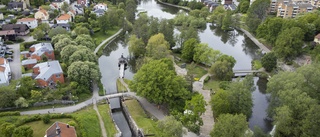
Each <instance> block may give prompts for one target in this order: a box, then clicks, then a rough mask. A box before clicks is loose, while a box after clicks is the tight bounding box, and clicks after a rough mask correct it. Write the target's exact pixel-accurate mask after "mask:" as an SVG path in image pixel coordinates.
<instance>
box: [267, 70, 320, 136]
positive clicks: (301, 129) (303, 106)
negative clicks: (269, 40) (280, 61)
mask: <svg viewBox="0 0 320 137" xmlns="http://www.w3.org/2000/svg"><path fill="white" fill-rule="evenodd" d="M319 66H320V65H319V64H312V65H307V66H303V67H301V68H299V69H298V70H297V71H296V72H280V73H279V74H277V75H275V76H273V77H272V78H271V79H270V80H269V83H268V85H267V92H268V93H270V94H271V98H270V105H269V108H268V115H269V116H270V117H272V118H274V120H275V121H274V123H275V125H276V132H275V134H276V135H275V136H306V137H307V136H318V134H319V133H320V132H319V130H318V129H319V128H320V125H319V124H318V123H319V122H320V121H319V119H320V113H319V108H320V106H319V101H320V94H319V84H318V83H319V76H320V70H319Z"/></svg>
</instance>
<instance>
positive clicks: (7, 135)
mask: <svg viewBox="0 0 320 137" xmlns="http://www.w3.org/2000/svg"><path fill="white" fill-rule="evenodd" d="M14 128H15V125H14V124H11V123H7V122H4V123H2V124H1V126H0V135H1V137H12V134H13V130H14Z"/></svg>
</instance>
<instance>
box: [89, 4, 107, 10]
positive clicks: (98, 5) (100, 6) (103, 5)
mask: <svg viewBox="0 0 320 137" xmlns="http://www.w3.org/2000/svg"><path fill="white" fill-rule="evenodd" d="M93 8H94V9H95V10H97V9H102V10H104V11H106V10H107V9H108V5H107V4H105V3H99V4H97V5H95V6H94V7H93Z"/></svg>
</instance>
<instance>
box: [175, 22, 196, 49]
mask: <svg viewBox="0 0 320 137" xmlns="http://www.w3.org/2000/svg"><path fill="white" fill-rule="evenodd" d="M191 38H195V39H196V40H197V41H200V39H199V36H198V31H197V30H196V29H195V28H193V27H187V26H185V25H183V26H182V29H181V33H180V35H176V38H175V39H176V41H177V43H178V46H180V47H182V46H183V44H184V42H185V41H187V40H188V39H191Z"/></svg>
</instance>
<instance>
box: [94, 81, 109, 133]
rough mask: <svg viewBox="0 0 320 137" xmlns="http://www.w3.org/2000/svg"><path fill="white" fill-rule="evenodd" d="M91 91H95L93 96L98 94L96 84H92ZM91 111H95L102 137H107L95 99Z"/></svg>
mask: <svg viewBox="0 0 320 137" xmlns="http://www.w3.org/2000/svg"><path fill="white" fill-rule="evenodd" d="M93 91H96V92H93V94H97V93H98V91H99V88H98V86H97V84H94V85H93ZM94 96H95V95H94ZM93 109H94V110H95V111H96V113H97V115H98V118H99V123H100V128H101V132H102V137H107V132H106V128H105V127H104V122H103V120H102V117H101V115H100V113H99V110H98V107H97V101H96V99H94V101H93Z"/></svg>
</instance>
